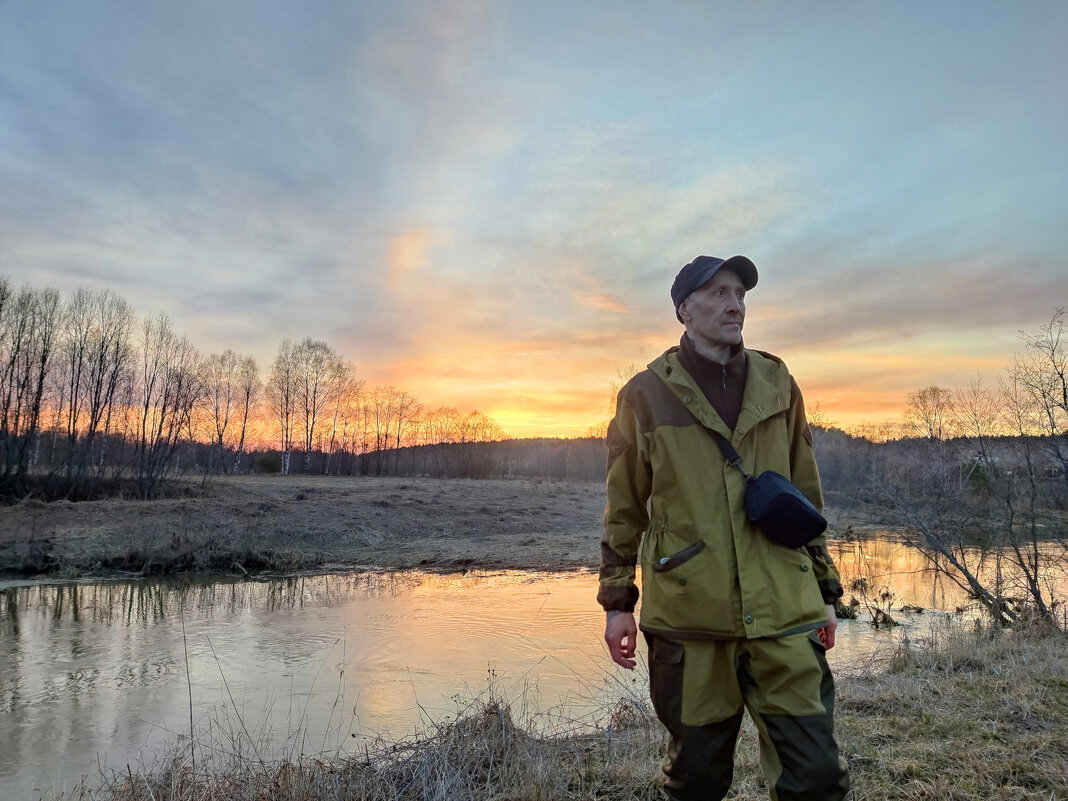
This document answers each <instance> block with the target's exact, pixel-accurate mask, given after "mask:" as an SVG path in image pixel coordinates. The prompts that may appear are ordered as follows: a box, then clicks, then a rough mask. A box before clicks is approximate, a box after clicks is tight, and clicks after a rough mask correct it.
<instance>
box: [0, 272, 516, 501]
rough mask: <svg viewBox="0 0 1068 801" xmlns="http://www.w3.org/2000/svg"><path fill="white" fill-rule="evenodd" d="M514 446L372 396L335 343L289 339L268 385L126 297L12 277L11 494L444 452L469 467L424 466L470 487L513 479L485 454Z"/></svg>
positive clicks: (478, 422) (477, 428) (394, 396)
mask: <svg viewBox="0 0 1068 801" xmlns="http://www.w3.org/2000/svg"><path fill="white" fill-rule="evenodd" d="M503 436H504V435H503V432H502V431H501V429H500V427H499V426H498V425H497V424H496V423H495V422H494V421H493V420H492V419H490V418H489V417H487V416H486V415H484V414H481V413H480V412H478V411H473V412H470V413H467V414H464V413H461V412H459V411H457V410H456V409H453V408H449V407H441V408H437V409H428V408H425V407H424V406H423V405H422V404H421V403H419V401H418V400H417V399H416V398H415V397H413V396H412V395H411V394H410V393H408V392H407V391H405V390H403V389H400V388H398V387H394V386H375V387H370V388H367V387H365V384H364V382H363V380H362V379H359V378H357V377H356V369H355V367H354V365H352V364H351V363H350V362H349V361H347V360H345V359H344V358H342V357H341V356H340V355H339V354H338V353H337V352H336V351H334V350H333V348H331V347H330V346H329V345H328V344H326V343H325V342H321V341H317V340H313V339H304V340H303V341H300V342H292V341H290V340H285V341H283V342H282V344H281V346H280V348H279V351H278V355H277V356H276V358H275V359H274V361H273V363H272V364H271V365H270V367H269V368H268V370H267V371H266V374H261V371H260V367H259V365H257V363H256V361H255V360H254V359H252V358H250V357H247V356H242V355H239V354H237V353H235V352H234V351H232V350H227V351H225V352H223V353H212V354H202V353H200V352H199V351H198V350H197V349H196V348H195V347H194V346H193V345H192V343H190V342H189V340H188V339H187V338H186V337H184V336H181V335H180V334H178V333H177V332H175V331H174V329H173V327H172V325H171V323H170V320H169V319H168V318H167V316H166V315H162V314H161V315H157V316H154V317H151V318H148V319H144V320H140V319H139V318H138V317H137V315H136V314H135V313H134V310H133V309H132V308H131V307H130V305H129V304H128V303H127V302H126V301H125V300H124V299H122V298H121V297H119V296H118V295H117V294H115V293H114V292H112V291H110V290H99V291H92V290H86V289H79V290H77V291H75V292H74V293H73V294H72V295H71V296H69V297H67V298H63V297H61V296H60V294H59V292H58V291H56V290H55V289H51V288H44V289H41V288H34V287H24V288H22V289H15V288H14V287H12V285H11V283H10V281H8V280H7V279H6V278H3V277H0V497H7V498H15V497H24V496H25V495H28V494H34V493H36V494H39V495H42V496H45V497H67V498H75V499H76V498H83V497H95V496H98V495H100V494H102V493H108V492H115V491H122V492H129V493H131V494H135V495H137V496H139V497H152V496H154V495H157V494H159V493H160V492H161V491H162V489H163V488H164V486H165V485H166V484H167V482H168V480H169V479H171V478H173V477H174V476H175V475H178V474H180V473H188V472H191V471H193V472H198V473H203V474H210V473H231V472H248V471H251V470H253V469H266V468H267V467H268V466H270V467H271V468H272V469H274V470H276V471H278V472H282V473H289V472H290V471H291V470H299V471H302V472H312V471H315V472H320V473H373V474H376V475H382V474H391V473H396V472H398V471H400V470H401V469H402V467H401V464H402V454H401V452H402V451H404V450H405V449H409V450H410V449H413V448H419V447H423V446H431V447H440V446H443V445H456V446H458V448H456V449H454V450H455V452H456V454H458V455H456V456H449V457H448V458H445V457H437V458H435V459H434V460H431V459H430V457H429V456H428V457H426V458H425V459H423V460H422V461H423V463H425V464H426V465H427V466H429V465H430V464H431V463H432V462H433V463H435V464H440V465H441V468H440V469H441V470H445V471H447V472H448V473H449V474H454V473H455V474H458V475H466V474H470V473H471V472H472V471H474V472H477V471H480V470H496V469H499V468H497V467H496V466H493V467H484V466H483V467H480V465H481V464H482V462H483V461H485V460H484V459H483V458H481V457H479V458H475V457H474V456H472V455H471V453H473V451H471V448H470V446H472V445H475V444H479V443H490V442H496V441H499V440H501V439H502V438H503ZM294 455H297V456H298V461H297V462H296V463H294V460H293V457H294ZM411 464H413V463H412V461H411V458H409V465H411Z"/></svg>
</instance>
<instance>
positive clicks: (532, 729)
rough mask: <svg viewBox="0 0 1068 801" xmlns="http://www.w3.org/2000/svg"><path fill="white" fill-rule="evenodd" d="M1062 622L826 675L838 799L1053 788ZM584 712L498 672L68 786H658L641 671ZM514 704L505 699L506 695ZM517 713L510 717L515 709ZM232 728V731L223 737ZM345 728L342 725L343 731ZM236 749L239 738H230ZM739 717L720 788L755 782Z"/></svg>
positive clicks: (331, 794)
mask: <svg viewBox="0 0 1068 801" xmlns="http://www.w3.org/2000/svg"><path fill="white" fill-rule="evenodd" d="M1066 657H1068V637H1066V636H1065V635H1064V634H1063V633H1049V632H1047V633H1044V634H1036V633H1031V632H1026V631H1025V632H1017V633H1006V632H1003V631H993V632H991V631H986V630H983V631H972V630H967V631H964V630H961V629H959V628H953V627H951V626H948V625H945V624H942V623H939V624H936V625H935V626H933V627H932V628H931V630H930V632H929V634H928V635H927V636H925V638H924V639H923V640H922V641H921V640H911V641H910V640H903V641H902V643H901V645H900V646H899V647H898V649H897V650H896V651H895V652H893V653H892V654H891V655H890V656H889V657H888V659H887V660H886V662H885V664H884V665H883V666H882V667H881V668H876V669H874V670H873V669H868V670H866V671H863V672H855V673H846V674H845V675H840V676H839V681H838V718H837V720H838V727H837V737H838V741H839V744H840V747H841V750H842V754H843V756H845V758H846V759H847V761H848V762H849V763H850V769H851V774H852V782H853V790H852V791H851V794H850V796H849V797H850V799H852V801H876V799H878V801H919V800H920V799H939V800H940V801H1010V800H1011V801H1051V799H1052V800H1054V801H1056V800H1057V799H1068V659H1066ZM632 686H633V687H635V688H637V689H635V690H634V691H632V692H630V693H627V692H624V693H622V695H621V697H619V700H617V701H615V703H614V704H613V705H611V706H610V707H609V708H606V709H605V710H604V711H603V712H602V714H601V715H600V716H599V717H596V718H592V719H588V720H573V719H570V718H568V717H566V716H565V715H563V714H560V715H556V716H555V717H554V716H552V715H545V714H541V715H539V714H529V715H528V714H527V713H525V712H523V711H522V710H523V709H525V708H526V702H525V700H524V699H522V698H506V697H503V695H502V691H501V688H500V684H499V682H496V683H494V682H492V681H491V683H490V684H489V686H488V687H487V688H486V689H485V690H484V691H483V692H481V693H477V694H475V695H474V697H472V698H470V699H468V700H467V701H466V702H464V703H463V704H462V705H461V707H460V708H459V709H458V710H457V714H456V715H455V717H453V718H451V719H447V720H444V721H437V722H429V723H428V724H427V725H426V726H425V727H424V729H423V731H422V732H421V733H420V734H418V735H416V736H413V737H409V738H406V739H402V740H389V739H377V740H374V741H370V742H368V743H366V744H364V745H362V746H359V747H358V748H355V749H352V750H350V751H349V752H348V753H341V752H340V751H339V752H338V753H337V754H335V755H334V756H333V757H331V758H326V757H323V756H321V755H320V756H315V757H309V756H294V757H292V758H288V759H282V760H280V761H276V762H270V761H269V762H266V763H265V762H263V761H261V760H260V759H258V758H255V757H254V756H253V755H251V754H249V753H248V751H247V749H246V750H244V752H243V753H237V752H235V751H230V752H229V753H227V748H226V747H227V745H230V746H232V745H233V742H232V741H231V742H230V743H229V744H227V743H226V742H225V738H222V739H221V740H220V741H219V742H215V743H213V744H206V743H200V744H198V752H199V753H201V754H205V753H213V754H215V758H214V759H213V760H204V761H203V762H202V761H201V760H199V759H198V761H197V770H196V771H194V770H193V768H192V765H191V764H190V761H189V758H188V754H189V750H190V749H189V748H188V747H185V748H184V749H183V748H181V747H176V748H175V750H174V753H173V756H172V757H171V758H170V759H169V761H167V762H166V763H164V764H162V765H160V766H158V767H157V768H155V769H153V770H149V771H146V772H142V773H138V772H135V771H130V772H124V773H121V774H116V775H113V776H111V777H108V778H105V780H104V781H103V783H102V785H101V786H100V787H99V788H93V789H92V790H90V789H88V787H87V786H86V787H82V788H79V789H78V790H76V791H75V792H74V793H71V794H69V796H68V797H69V798H78V799H90V798H91V799H94V801H104V799H108V800H109V801H134V800H135V799H137V800H138V801H140V800H141V799H152V801H216V800H217V799H220V800H221V799H258V800H261V801H310V799H353V800H354V801H386V800H387V799H388V800H389V801H394V800H395V799H396V800H409V799H410V800H411V801H416V800H418V801H432V800H434V801H436V800H439V799H440V801H446V800H447V801H475V799H478V801H488V800H496V801H551V800H554V799H558V800H559V801H594V799H597V800H598V801H614V800H617V799H618V801H623V799H628V800H629V799H659V798H660V797H661V796H660V790H659V779H660V770H659V760H660V758H661V756H662V754H663V733H662V730H661V728H660V725H659V723H657V722H656V720H655V718H654V717H653V716H652V714H651V711H650V709H649V707H648V704H647V702H646V701H645V700H644V698H643V697H641V696H640V695H635V694H634V693H641V692H643V691H644V687H643V686H642V684H641V682H638V683H635V684H634V685H632ZM516 710H520V711H518V712H517V711H516ZM517 717H518V718H519V719H517ZM237 739H239V738H237ZM354 742H355V741H354ZM238 750H240V749H238ZM756 750H757V749H756V736H755V732H754V730H753V727H752V725H751V724H750V723H749V721H748V720H747V721H746V725H745V726H744V727H743V732H742V737H741V741H740V743H739V748H738V756H737V769H736V772H735V784H734V789H733V791H732V794H731V795H730V796H728V797H729V798H730V799H732V800H733V801H756V799H764V798H766V797H767V790H766V788H765V787H764V786H763V779H762V777H761V776H760V773H759V768H758V765H757V755H756Z"/></svg>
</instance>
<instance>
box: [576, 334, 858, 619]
mask: <svg viewBox="0 0 1068 801" xmlns="http://www.w3.org/2000/svg"><path fill="white" fill-rule="evenodd" d="M745 353H746V360H747V372H746V383H745V393H744V396H743V401H742V410H741V413H740V414H739V416H738V422H737V424H736V425H735V428H734V431H731V430H730V429H729V428H727V426H726V424H725V423H724V422H723V421H722V420H721V419H720V417H719V415H718V414H717V413H716V411H715V409H714V408H713V407H712V405H711V404H710V403H709V402H708V400H707V398H706V397H705V395H704V393H703V392H702V391H701V390H700V389H699V388H698V386H697V383H696V382H695V381H694V379H693V378H692V377H691V376H690V374H689V373H687V372H686V370H685V369H683V367H682V366H681V365H680V364H679V358H678V348H677V347H675V348H671V349H670V350H668V351H667V352H666V353H665V354H664V355H663V356H661V357H659V358H658V359H656V360H655V361H653V362H652V363H651V364H650V365H649V369H647V370H644V371H643V372H641V373H639V374H638V375H636V376H635V377H634V378H632V379H631V380H630V381H629V382H628V383H627V385H626V386H624V387H623V389H622V390H621V391H620V393H619V397H618V399H617V406H616V416H615V418H614V419H613V420H612V423H611V425H610V426H609V428H608V504H607V507H606V508H605V514H604V534H603V536H602V538H601V572H600V590H599V592H598V594H597V598H598V601H599V602H600V603H601V605H602V606H603V607H604V608H605V610H607V611H612V610H621V611H625V612H630V611H633V609H634V606H635V603H636V601H637V599H638V589H637V587H636V585H635V563H636V562H637V563H639V564H640V565H641V568H642V569H641V575H642V606H641V615H640V625H641V628H642V630H643V631H647V632H650V633H654V634H663V635H667V636H674V637H676V638H680V639H687V638H689V639H719V638H743V637H744V638H752V637H777V636H782V635H784V634H789V633H793V632H802V631H807V630H812V629H814V628H817V627H819V626H821V625H823V624H824V623H825V622H826V619H827V614H826V608H825V604H829V603H833V602H834V600H835V599H837V598H838V597H840V596H841V594H842V588H841V584H840V582H839V578H838V572H837V570H836V569H835V567H834V564H833V563H832V561H831V558H830V555H829V554H828V553H827V547H826V538H825V537H824V536H823V535H821V536H819V537H816V538H815V539H814V540H812V541H811V542H810V543H808V544H807V545H805V546H804V547H803V548H797V549H793V548H786V547H783V546H781V545H776V544H774V543H772V542H771V541H770V540H768V538H767V537H766V536H764V534H763V533H761V531H760V530H759V529H757V528H756V527H755V526H754V525H753V524H752V523H750V522H749V520H748V519H747V518H746V515H745V503H744V498H745V479H744V477H743V476H742V474H741V473H740V472H739V471H738V470H737V469H735V468H734V467H732V466H730V465H728V464H727V463H726V459H725V458H724V456H723V454H722V452H721V451H720V449H719V447H718V446H717V445H716V442H715V439H714V438H713V437H712V434H711V432H712V431H718V432H719V433H720V434H722V435H723V436H724V437H726V438H727V439H728V440H730V442H731V444H732V445H734V447H735V449H736V450H737V451H738V453H739V455H740V456H741V457H742V462H743V464H744V465H745V467H746V469H747V470H748V471H749V472H750V473H752V474H753V475H759V474H760V473H761V472H763V471H765V470H774V471H776V472H778V473H781V474H783V475H784V476H786V477H787V478H789V479H790V480H791V481H793V482H794V484H795V485H796V486H797V487H798V488H799V489H800V490H801V491H802V492H804V493H805V495H807V496H808V498H809V500H811V501H812V502H813V503H814V504H816V506H817V507H820V508H822V506H823V496H822V493H821V491H820V479H819V472H818V471H817V468H816V460H815V457H814V455H813V452H812V433H811V431H810V429H809V426H808V421H807V420H806V418H805V407H804V402H803V400H802V398H801V392H800V390H799V389H798V388H797V384H796V383H795V382H794V380H793V378H792V377H791V376H790V373H789V372H788V371H787V369H786V366H785V365H784V364H783V363H782V361H781V360H779V359H778V358H776V357H775V356H772V355H770V354H767V353H762V352H761V351H756V350H748V349H747V350H746V351H745Z"/></svg>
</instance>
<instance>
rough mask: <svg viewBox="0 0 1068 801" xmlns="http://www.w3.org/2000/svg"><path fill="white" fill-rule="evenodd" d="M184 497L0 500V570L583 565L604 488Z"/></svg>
mask: <svg viewBox="0 0 1068 801" xmlns="http://www.w3.org/2000/svg"><path fill="white" fill-rule="evenodd" d="M188 490H189V493H190V496H189V497H184V498H178V499H165V500H154V501H134V500H103V501H82V502H78V503H72V502H66V501H59V502H53V503H42V502H39V501H32V500H31V501H27V502H25V503H22V504H19V505H16V506H7V507H0V575H7V576H9V577H10V576H12V575H13V574H14V575H22V576H33V575H40V574H47V575H50V576H68V577H75V576H86V575H106V574H109V573H115V572H121V573H128V572H135V573H142V574H148V573H169V572H177V571H183V570H195V571H217V572H234V573H240V572H244V571H254V570H264V569H265V570H302V569H331V568H334V567H346V568H352V567H380V568H407V567H415V566H424V567H427V566H432V567H442V568H446V569H462V568H463V567H465V566H468V565H478V566H480V567H514V568H539V569H559V568H574V567H583V566H594V565H596V563H597V560H598V558H599V553H598V545H597V543H598V538H599V535H600V524H601V514H602V511H603V509H604V489H603V486H602V485H601V484H586V483H576V482H564V481H551V480H539V479H534V480H462V479H450V480H442V479H425V478H419V479H399V478H338V477H311V476H237V477H221V478H216V479H213V480H212V481H211V482H210V483H209V484H208V486H207V487H204V488H201V487H200V485H199V483H197V484H189V485H188Z"/></svg>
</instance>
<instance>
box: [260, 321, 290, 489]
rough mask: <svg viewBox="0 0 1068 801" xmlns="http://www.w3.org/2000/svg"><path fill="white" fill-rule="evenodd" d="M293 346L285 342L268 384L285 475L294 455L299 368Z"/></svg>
mask: <svg viewBox="0 0 1068 801" xmlns="http://www.w3.org/2000/svg"><path fill="white" fill-rule="evenodd" d="M295 350H296V349H295V348H294V347H293V343H292V342H291V341H290V340H288V339H283V340H282V344H281V346H280V347H279V349H278V355H277V356H276V357H275V359H274V364H272V365H271V376H270V378H269V379H268V381H267V389H266V394H267V402H268V404H269V406H270V410H271V413H272V415H273V417H274V419H275V421H276V423H277V425H278V443H279V448H280V450H281V452H282V475H289V460H290V456H291V455H292V453H293V431H294V428H295V425H296V402H297V399H296V394H297V386H296V382H297V367H296V358H295V353H294V351H295Z"/></svg>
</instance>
